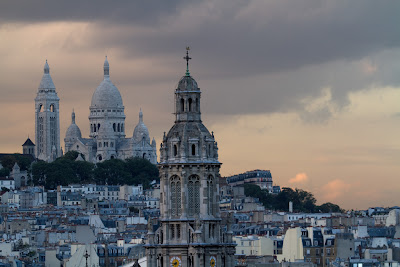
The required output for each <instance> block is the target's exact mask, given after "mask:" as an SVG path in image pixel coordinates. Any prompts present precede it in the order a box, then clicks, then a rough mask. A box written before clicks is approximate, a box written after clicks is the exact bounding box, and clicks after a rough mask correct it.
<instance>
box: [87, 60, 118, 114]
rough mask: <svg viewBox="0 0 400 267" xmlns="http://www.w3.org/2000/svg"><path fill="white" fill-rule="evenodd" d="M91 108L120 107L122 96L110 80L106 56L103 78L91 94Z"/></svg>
mask: <svg viewBox="0 0 400 267" xmlns="http://www.w3.org/2000/svg"><path fill="white" fill-rule="evenodd" d="M91 107H92V108H93V107H94V108H122V107H123V103H122V97H121V94H120V92H119V90H118V88H117V87H116V86H115V85H114V84H113V83H112V82H111V80H110V75H109V64H108V60H107V58H106V60H105V62H104V80H103V81H102V82H101V83H100V85H99V86H98V87H97V88H96V90H95V91H94V93H93V96H92V104H91Z"/></svg>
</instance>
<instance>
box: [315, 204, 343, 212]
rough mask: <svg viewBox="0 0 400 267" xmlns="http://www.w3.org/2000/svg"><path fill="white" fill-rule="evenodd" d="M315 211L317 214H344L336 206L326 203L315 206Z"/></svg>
mask: <svg viewBox="0 0 400 267" xmlns="http://www.w3.org/2000/svg"><path fill="white" fill-rule="evenodd" d="M316 209H317V210H318V211H319V212H322V213H327V212H344V210H343V209H341V208H340V207H339V206H338V205H336V204H333V203H331V202H326V203H324V204H322V205H321V206H317V207H316Z"/></svg>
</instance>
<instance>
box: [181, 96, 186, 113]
mask: <svg viewBox="0 0 400 267" xmlns="http://www.w3.org/2000/svg"><path fill="white" fill-rule="evenodd" d="M184 111H185V100H184V99H183V98H181V112H184Z"/></svg>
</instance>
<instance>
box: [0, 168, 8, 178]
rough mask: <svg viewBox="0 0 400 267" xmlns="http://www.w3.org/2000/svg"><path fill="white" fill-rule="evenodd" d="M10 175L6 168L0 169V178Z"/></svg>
mask: <svg viewBox="0 0 400 267" xmlns="http://www.w3.org/2000/svg"><path fill="white" fill-rule="evenodd" d="M9 175H10V170H9V169H7V168H2V169H0V177H6V176H9Z"/></svg>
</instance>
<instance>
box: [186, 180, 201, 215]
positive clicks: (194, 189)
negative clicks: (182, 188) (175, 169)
mask: <svg viewBox="0 0 400 267" xmlns="http://www.w3.org/2000/svg"><path fill="white" fill-rule="evenodd" d="M187 188H188V206H189V207H188V208H189V209H188V214H189V216H194V215H198V214H199V213H200V178H199V176H197V175H192V176H190V177H189V182H188V187H187Z"/></svg>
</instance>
